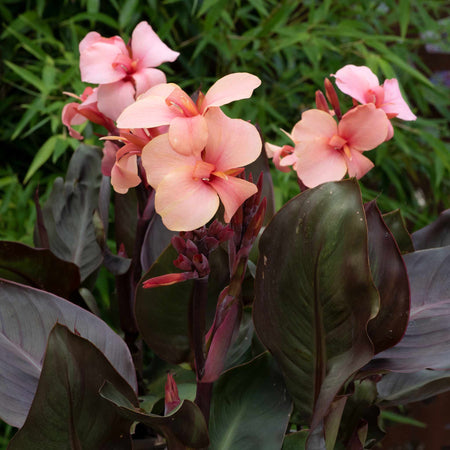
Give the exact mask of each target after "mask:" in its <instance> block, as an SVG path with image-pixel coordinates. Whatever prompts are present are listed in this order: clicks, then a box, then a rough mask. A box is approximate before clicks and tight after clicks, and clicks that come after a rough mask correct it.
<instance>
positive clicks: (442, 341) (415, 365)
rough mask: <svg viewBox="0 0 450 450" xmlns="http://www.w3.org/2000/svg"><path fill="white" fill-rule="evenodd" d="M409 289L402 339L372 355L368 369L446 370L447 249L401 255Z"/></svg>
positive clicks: (449, 330) (449, 334)
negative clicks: (408, 313) (407, 319)
mask: <svg viewBox="0 0 450 450" xmlns="http://www.w3.org/2000/svg"><path fill="white" fill-rule="evenodd" d="M404 260H405V263H406V267H407V270H408V276H409V281H410V286H411V313H410V320H409V324H408V328H407V329H406V333H405V336H404V337H403V339H402V340H401V341H400V342H399V343H398V344H397V345H396V346H395V347H392V348H390V349H388V350H386V351H384V352H382V353H379V354H378V355H376V356H375V358H374V360H373V361H372V362H371V363H370V364H369V365H368V366H367V368H368V369H376V370H379V369H387V370H391V371H398V372H415V371H418V370H422V369H450V246H447V247H440V248H432V249H429V250H419V251H416V252H414V253H408V254H407V255H404Z"/></svg>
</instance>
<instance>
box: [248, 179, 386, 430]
mask: <svg viewBox="0 0 450 450" xmlns="http://www.w3.org/2000/svg"><path fill="white" fill-rule="evenodd" d="M364 217H365V216H364V209H363V205H362V200H361V193H360V190H359V187H358V184H357V182H356V181H355V180H345V181H341V182H337V183H326V184H323V185H320V186H318V187H317V188H314V189H309V190H307V191H305V192H304V193H302V194H300V195H298V196H297V197H295V198H294V199H292V200H291V201H290V202H288V203H287V204H286V205H285V206H284V207H283V208H282V209H281V210H280V211H279V212H278V213H277V214H276V215H275V216H274V218H273V219H272V221H271V222H270V224H269V225H268V226H267V228H266V230H265V232H264V233H263V235H262V236H261V239H260V244H259V249H260V257H259V260H258V267H257V273H256V280H255V294H256V297H255V303H254V312H253V317H254V322H255V328H256V331H257V333H258V336H259V338H260V339H261V341H262V342H263V343H264V344H265V345H266V347H267V348H268V349H269V350H270V351H271V352H272V354H273V355H274V357H275V359H276V360H277V361H278V363H279V365H280V367H281V370H282V372H283V375H284V379H285V382H286V386H287V388H288V391H289V393H290V394H291V396H292V397H293V399H294V402H295V404H296V407H297V410H298V412H299V415H300V417H301V420H302V422H303V424H304V425H307V424H309V423H312V425H311V427H312V428H315V426H317V425H318V424H319V423H320V421H321V420H322V419H323V417H324V416H325V414H326V412H327V410H328V407H329V406H330V404H331V402H332V401H333V399H334V397H335V395H336V394H337V393H338V391H339V390H340V388H341V387H342V385H343V384H344V382H345V381H346V380H347V379H348V378H349V377H350V376H351V375H352V374H353V373H354V372H355V371H357V370H358V369H360V368H361V367H362V366H364V364H366V363H367V362H368V361H369V360H370V359H371V357H372V355H373V347H372V344H371V342H370V339H369V338H368V336H367V333H366V326H367V322H368V321H369V319H371V318H372V317H373V316H374V315H375V314H376V313H377V310H378V305H379V296H378V292H377V290H376V288H375V286H374V285H373V281H372V276H371V272H370V267H369V255H368V249H367V247H368V244H367V228H366V222H365V218H364Z"/></svg>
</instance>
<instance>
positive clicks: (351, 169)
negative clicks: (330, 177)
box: [345, 150, 374, 180]
mask: <svg viewBox="0 0 450 450" xmlns="http://www.w3.org/2000/svg"><path fill="white" fill-rule="evenodd" d="M351 155H352V159H351V160H350V159H348V158H347V157H346V158H345V161H346V163H347V168H348V175H349V176H350V177H356V178H358V180H359V179H360V178H361V177H362V176H364V175H365V174H366V173H367V172H368V171H369V170H371V169H373V167H374V165H373V162H372V161H371V160H370V159H369V158H366V157H365V156H364V155H363V154H362V153H360V152H358V151H357V150H351Z"/></svg>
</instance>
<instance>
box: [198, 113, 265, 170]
mask: <svg viewBox="0 0 450 450" xmlns="http://www.w3.org/2000/svg"><path fill="white" fill-rule="evenodd" d="M204 117H205V120H206V123H207V125H208V142H207V144H206V151H205V161H207V162H209V163H211V164H214V165H215V166H216V170H217V171H221V172H225V171H227V170H230V169H235V168H237V167H243V166H245V165H247V164H250V163H251V162H253V161H255V160H256V158H258V156H259V155H260V153H261V150H262V142H261V137H260V135H259V133H258V130H257V129H256V128H255V127H254V126H253V125H252V124H250V123H248V122H246V121H245V120H241V119H230V118H229V117H228V116H226V115H225V114H224V113H223V112H222V111H221V109H220V108H211V109H209V110H208V112H207V113H206V114H205V116H204Z"/></svg>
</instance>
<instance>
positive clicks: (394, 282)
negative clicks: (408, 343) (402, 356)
mask: <svg viewBox="0 0 450 450" xmlns="http://www.w3.org/2000/svg"><path fill="white" fill-rule="evenodd" d="M364 210H365V212H366V219H367V230H368V236H369V262H370V269H371V271H372V277H373V281H374V283H375V286H376V287H377V289H378V292H379V294H380V310H379V312H378V314H377V316H376V317H375V318H373V319H372V320H371V321H370V322H369V324H368V326H367V331H368V333H369V337H370V339H371V340H372V343H373V345H374V349H375V353H379V352H381V351H383V350H386V349H387V348H389V347H392V346H393V345H395V344H396V343H397V342H398V341H400V339H401V338H402V336H403V335H404V334H405V331H406V327H407V325H408V317H409V282H408V275H407V273H406V267H405V263H404V262H403V259H402V256H401V254H400V251H399V249H398V247H397V244H396V242H395V240H394V238H393V236H392V234H391V233H390V231H389V228H388V227H387V226H386V224H385V223H384V221H383V219H382V217H381V213H380V211H379V209H378V208H377V205H376V203H375V201H372V202H370V203H367V204H366V205H365V206H364Z"/></svg>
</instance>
